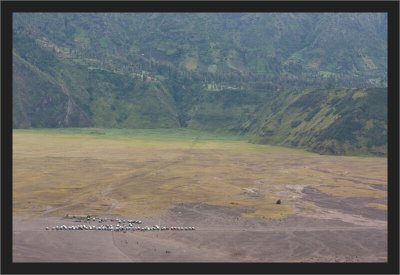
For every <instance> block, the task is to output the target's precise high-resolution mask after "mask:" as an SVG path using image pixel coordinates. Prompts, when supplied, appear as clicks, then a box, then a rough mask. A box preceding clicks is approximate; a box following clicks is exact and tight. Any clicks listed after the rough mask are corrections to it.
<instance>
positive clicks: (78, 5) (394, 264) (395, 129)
mask: <svg viewBox="0 0 400 275" xmlns="http://www.w3.org/2000/svg"><path fill="white" fill-rule="evenodd" d="M239 11H240V12H254V11H257V12H384V13H387V14H388V262H387V263H129V264H128V263H13V261H12V14H13V13H15V12H239ZM1 41H2V42H1V60H2V64H1V68H2V70H1V71H2V73H1V152H2V153H1V271H2V273H10V274H17V273H19V274H21V273H35V274H50V273H63V274H70V273H98V274H103V273H105V274H114V273H117V274H128V273H142V274H145V273H146V274H148V273H176V274H182V273H196V274H202V273H232V274H236V273H248V274H260V273H275V274H285V273H302V274H315V273H320V274H323V273H326V274H340V273H347V274H349V273H355V274H356V273H357V274H394V273H399V2H398V1H363V2H362V1H186V2H183V1H76V2H75V1H3V2H2V3H1Z"/></svg>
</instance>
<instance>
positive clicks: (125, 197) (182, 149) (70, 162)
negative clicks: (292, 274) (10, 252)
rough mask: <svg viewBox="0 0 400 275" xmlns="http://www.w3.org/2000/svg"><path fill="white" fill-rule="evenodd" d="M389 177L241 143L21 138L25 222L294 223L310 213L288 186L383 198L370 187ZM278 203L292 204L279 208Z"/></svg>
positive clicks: (360, 166)
mask: <svg viewBox="0 0 400 275" xmlns="http://www.w3.org/2000/svg"><path fill="white" fill-rule="evenodd" d="M105 131H107V130H105ZM386 176H387V175H386V160H385V159H381V158H366V157H334V156H321V155H318V154H313V153H309V152H304V151H302V150H297V149H290V148H282V147H275V146H265V145H256V144H250V143H248V142H246V141H240V140H218V139H212V138H208V139H201V138H200V139H198V140H197V141H196V140H195V137H193V138H187V139H185V138H182V139H181V138H179V139H173V138H170V139H150V138H145V137H141V136H136V137H133V136H129V135H124V136H122V135H120V136H119V135H115V136H107V135H85V134H68V133H67V132H63V133H50V132H45V131H20V130H17V131H14V134H13V203H14V204H13V211H14V215H17V216H37V215H52V216H55V215H57V216H59V215H65V214H118V215H129V216H146V215H154V214H160V213H162V212H163V211H166V210H168V209H170V208H172V207H174V206H175V205H177V204H178V203H193V202H202V203H208V204H214V205H220V206H229V207H236V208H238V209H242V210H243V212H242V215H243V216H246V217H266V218H274V217H275V218H276V217H282V216H285V215H289V214H292V213H293V209H294V207H293V205H291V203H294V202H296V203H297V204H302V202H301V200H300V201H293V200H286V199H285V198H283V197H282V196H283V195H284V194H283V195H282V193H279V192H281V191H282V190H281V188H280V187H281V186H287V185H302V186H313V187H316V188H318V189H319V190H321V191H322V192H325V193H328V194H332V195H337V196H371V197H379V198H381V197H384V196H386V192H384V191H380V190H376V189H373V188H371V187H369V186H368V184H370V183H375V184H376V183H377V182H382V181H384V180H386ZM354 180H356V181H354ZM249 190H250V191H249ZM278 199H283V201H284V203H283V204H281V205H276V204H275V202H276V200H278ZM304 203H305V202H304ZM305 206H306V205H305Z"/></svg>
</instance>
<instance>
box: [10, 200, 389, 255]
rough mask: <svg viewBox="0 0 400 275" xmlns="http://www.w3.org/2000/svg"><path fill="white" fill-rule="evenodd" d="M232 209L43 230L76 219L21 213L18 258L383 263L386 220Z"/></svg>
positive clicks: (177, 211)
mask: <svg viewBox="0 0 400 275" xmlns="http://www.w3.org/2000/svg"><path fill="white" fill-rule="evenodd" d="M239 212H240V211H239V210H238V209H235V208H229V207H220V206H213V205H207V204H181V205H178V206H177V207H175V208H173V209H171V210H170V211H168V212H166V213H165V214H163V215H161V216H158V217H143V218H142V220H143V224H144V225H154V224H160V225H166V226H173V225H182V226H184V225H187V224H190V225H194V226H196V231H190V232H189V231H181V232H176V231H151V232H129V231H128V232H127V233H122V232H103V231H98V232H97V231H52V230H50V231H46V230H44V228H45V227H46V226H50V227H51V226H54V225H61V224H66V225H73V224H74V222H73V221H72V220H70V219H60V218H54V217H47V218H36V219H32V218H29V219H16V220H15V221H14V249H13V257H14V261H17V262H42V261H44V262H384V261H386V257H387V256H386V250H387V244H386V224H385V223H384V222H383V221H382V219H383V218H384V216H382V217H379V220H377V223H376V224H375V225H372V226H371V224H373V223H371V224H369V225H364V226H360V225H359V224H357V223H349V222H344V221H340V220H334V219H322V218H319V219H318V218H311V217H302V216H290V217H286V218H282V219H259V218H258V219H257V218H242V217H240V216H238V215H237V213H239Z"/></svg>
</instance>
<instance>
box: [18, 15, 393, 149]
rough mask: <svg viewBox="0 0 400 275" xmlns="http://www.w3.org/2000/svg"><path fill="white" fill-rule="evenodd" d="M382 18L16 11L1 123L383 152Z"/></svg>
mask: <svg viewBox="0 0 400 275" xmlns="http://www.w3.org/2000/svg"><path fill="white" fill-rule="evenodd" d="M385 20H386V17H385V15H383V14H377V15H375V14H313V15H311V14H246V13H237V14H236V13H235V14H229V13H227V14H207V13H201V14H200V13H199V14H179V15H176V14H167V13H166V14H147V13H140V14H139V13H138V14H100V13H99V14H75V13H68V14H67V13H65V14H61V13H57V14H52V13H48V14H39V13H37V14H36V13H34V14H33V13H32V14H29V13H17V14H15V16H14V21H13V22H14V26H13V29H14V33H13V47H14V48H13V64H14V66H13V127H14V128H59V127H98V128H117V129H159V128H166V129H176V128H187V129H190V130H205V131H209V132H214V133H228V134H232V135H234V134H235V135H238V136H239V138H246V139H247V140H250V141H251V142H261V143H270V144H278V145H284V146H296V147H301V148H306V149H308V150H312V151H316V152H320V153H324V154H325V153H327V154H358V155H368V154H373V155H385V154H386V149H387V141H386V140H387V138H386V131H387V126H386V124H387V119H386V115H387V107H386V101H387V92H386V88H385V87H384V86H382V85H383V84H384V83H385V81H386V37H385V33H386V31H387V30H386V23H385V22H386V21H385ZM366 22H368V24H366ZM342 30H346V32H343V31H342ZM371 79H372V80H374V81H372V80H371ZM371 83H372V84H371ZM380 86H382V87H380ZM121 131H122V130H121ZM124 131H125V130H124Z"/></svg>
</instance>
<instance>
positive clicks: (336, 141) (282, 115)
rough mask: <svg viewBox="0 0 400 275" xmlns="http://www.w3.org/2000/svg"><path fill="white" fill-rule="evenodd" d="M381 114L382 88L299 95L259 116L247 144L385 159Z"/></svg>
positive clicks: (384, 126) (384, 96) (384, 125)
mask: <svg viewBox="0 0 400 275" xmlns="http://www.w3.org/2000/svg"><path fill="white" fill-rule="evenodd" d="M288 98H289V97H288ZM386 114H387V91H386V89H379V88H373V89H361V90H360V89H348V90H312V91H304V92H302V93H301V94H300V95H298V96H296V97H295V99H294V100H290V99H289V100H287V101H286V102H285V104H284V106H282V107H281V109H280V110H279V111H277V112H276V113H270V114H268V115H266V116H264V117H263V118H262V119H261V121H262V123H261V125H258V126H259V127H256V128H255V129H254V132H253V133H254V134H255V135H256V136H255V137H253V141H257V142H262V143H274V144H281V145H289V146H299V147H304V148H307V149H310V150H313V151H316V152H321V153H328V154H359V153H363V152H369V153H372V154H375V155H385V154H386V150H387V117H386Z"/></svg>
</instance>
